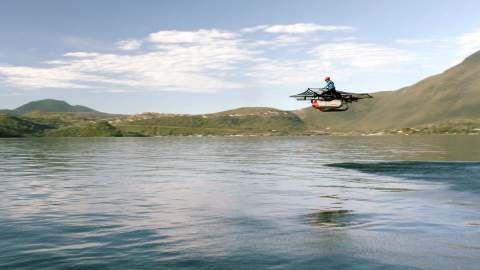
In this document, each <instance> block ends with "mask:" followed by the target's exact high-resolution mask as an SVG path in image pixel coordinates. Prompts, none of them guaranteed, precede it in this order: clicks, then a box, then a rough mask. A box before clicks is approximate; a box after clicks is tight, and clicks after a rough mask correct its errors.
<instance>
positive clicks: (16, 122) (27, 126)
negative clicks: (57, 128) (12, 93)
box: [0, 114, 53, 138]
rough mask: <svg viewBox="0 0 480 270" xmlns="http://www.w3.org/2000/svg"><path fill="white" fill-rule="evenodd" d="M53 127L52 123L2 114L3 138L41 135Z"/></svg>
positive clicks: (0, 120) (1, 130)
mask: <svg viewBox="0 0 480 270" xmlns="http://www.w3.org/2000/svg"><path fill="white" fill-rule="evenodd" d="M52 128H53V127H52V126H50V125H45V124H39V123H36V122H33V121H29V120H26V119H23V118H20V117H17V116H13V115H8V114H0V137H1V138H8V137H29V136H39V135H41V134H43V132H45V131H46V130H48V129H52Z"/></svg>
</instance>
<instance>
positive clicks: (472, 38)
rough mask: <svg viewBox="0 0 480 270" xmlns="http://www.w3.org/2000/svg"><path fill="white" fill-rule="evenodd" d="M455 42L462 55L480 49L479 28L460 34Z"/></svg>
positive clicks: (464, 55)
mask: <svg viewBox="0 0 480 270" xmlns="http://www.w3.org/2000/svg"><path fill="white" fill-rule="evenodd" d="M457 43H458V45H459V47H460V53H461V55H462V56H463V57H466V56H468V55H470V54H472V53H474V52H476V51H478V50H480V30H476V31H472V32H469V33H465V34H463V35H461V36H460V37H458V38H457Z"/></svg>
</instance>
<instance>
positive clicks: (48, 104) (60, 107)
mask: <svg viewBox="0 0 480 270" xmlns="http://www.w3.org/2000/svg"><path fill="white" fill-rule="evenodd" d="M13 111H14V112H15V113H17V114H19V115H22V114H26V113H30V112H33V111H40V112H88V113H99V112H97V111H95V110H93V109H90V108H88V107H85V106H79V105H76V106H72V105H70V104H68V103H67V102H65V101H62V100H55V99H44V100H39V101H33V102H29V103H27V104H25V105H23V106H20V107H18V108H16V109H15V110H13Z"/></svg>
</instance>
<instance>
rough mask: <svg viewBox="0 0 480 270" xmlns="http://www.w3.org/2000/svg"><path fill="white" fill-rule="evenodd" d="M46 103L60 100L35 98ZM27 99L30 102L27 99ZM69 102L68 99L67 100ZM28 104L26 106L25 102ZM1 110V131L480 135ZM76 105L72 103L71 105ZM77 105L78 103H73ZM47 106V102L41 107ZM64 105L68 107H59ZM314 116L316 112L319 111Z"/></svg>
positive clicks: (460, 127)
mask: <svg viewBox="0 0 480 270" xmlns="http://www.w3.org/2000/svg"><path fill="white" fill-rule="evenodd" d="M45 102H47V103H49V104H50V105H52V104H56V103H61V104H62V106H63V105H64V102H63V101H52V100H47V101H37V102H34V103H35V104H37V105H38V104H43V103H45ZM27 105H28V104H27ZM69 106H70V105H69ZM27 107H28V106H27ZM38 107H39V106H33V107H32V110H25V106H22V110H21V111H22V113H18V111H17V110H12V111H5V110H4V111H2V112H0V137H2V138H9V137H159V136H197V137H202V136H238V137H240V136H245V137H247V136H328V135H334V136H349V135H355V136H358V135H359V136H382V135H423V134H469V135H480V120H475V119H473V120H472V119H458V120H449V121H445V122H436V123H432V124H426V125H418V126H414V127H406V128H379V129H354V128H352V129H351V130H348V129H345V128H337V127H330V126H324V127H320V126H319V125H318V122H315V124H311V123H310V122H311V120H310V119H308V117H305V112H304V110H311V109H310V108H307V109H304V110H299V111H281V110H277V109H272V108H240V109H235V110H230V111H225V112H219V113H213V114H204V115H180V114H178V115H177V114H160V113H143V114H138V115H113V114H106V113H101V112H97V111H94V110H91V109H89V108H87V107H82V108H86V109H84V110H85V111H67V112H55V110H54V109H52V108H50V109H49V110H50V112H42V111H40V110H38ZM72 107H74V106H72ZM77 107H78V106H77ZM42 108H43V109H45V107H42ZM63 110H68V108H67V109H65V107H63ZM314 113H316V114H319V115H320V116H321V115H322V113H318V112H314ZM320 116H318V117H320Z"/></svg>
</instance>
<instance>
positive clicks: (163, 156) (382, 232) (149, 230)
mask: <svg viewBox="0 0 480 270" xmlns="http://www.w3.org/2000/svg"><path fill="white" fill-rule="evenodd" d="M479 161H480V136H418V137H414V136H410V137H408V136H403V137H402V136H390V137H298V138H296V137H294V138H179V137H178V138H117V139H115V138H106V139H25V140H16V139H14V140H11V139H5V140H0V185H1V187H0V269H2V270H3V269H66V268H69V269H479V265H480V162H479Z"/></svg>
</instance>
